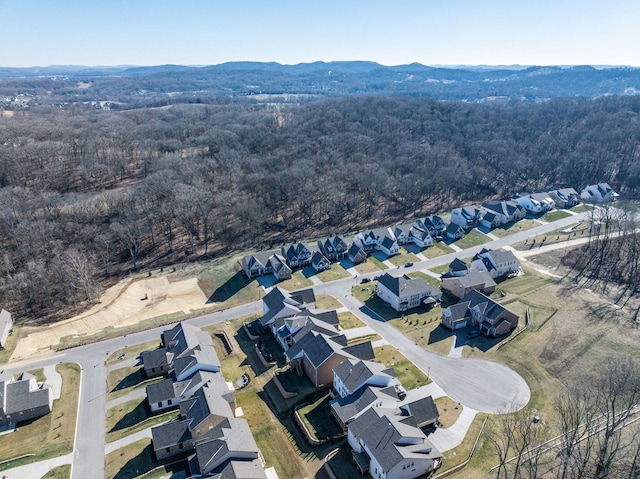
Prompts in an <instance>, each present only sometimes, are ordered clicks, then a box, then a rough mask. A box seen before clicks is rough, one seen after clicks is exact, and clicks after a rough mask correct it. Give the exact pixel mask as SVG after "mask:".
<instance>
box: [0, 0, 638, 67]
mask: <svg viewBox="0 0 640 479" xmlns="http://www.w3.org/2000/svg"><path fill="white" fill-rule="evenodd" d="M0 15H1V17H2V20H3V21H2V25H1V27H0V66H35V65H37V66H46V65H70V64H74V65H123V64H134V65H159V64H165V63H176V64H183V65H205V64H206V65H210V64H217V63H223V62H227V61H244V60H252V61H276V62H280V63H287V64H295V63H300V62H312V61H316V60H323V61H332V60H371V61H376V62H379V63H382V64H384V65H397V64H404V63H412V62H419V63H423V64H425V65H436V64H443V65H459V64H467V65H480V64H484V65H511V64H521V65H534V64H535V65H577V64H591V65H633V66H640V28H639V27H638V26H637V25H636V24H637V22H638V19H640V1H639V0H597V1H596V0H580V1H578V0H576V1H573V0H555V1H553V0H475V1H472V0H438V1H436V0H422V1H418V0H415V1H414V0H411V1H403V0H398V1H395V2H391V1H378V0H369V1H362V0H344V1H341V2H338V1H335V0H324V1H322V2H319V1H316V2H311V1H305V0H298V1H293V0H292V1H287V0H262V1H243V0H226V1H217V0H208V1H205V0H191V1H190V0H181V1H178V0H174V1H165V0H153V1H150V0H128V1H121V0H113V1H105V0H93V1H82V0H75V1H73V0H39V1H36V0H0Z"/></svg>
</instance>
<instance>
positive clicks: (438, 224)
mask: <svg viewBox="0 0 640 479" xmlns="http://www.w3.org/2000/svg"><path fill="white" fill-rule="evenodd" d="M431 222H432V223H433V227H434V228H435V232H436V234H435V235H431V236H434V237H436V236H442V234H443V233H444V231H445V230H446V229H447V223H445V221H444V220H443V219H442V218H440V217H439V216H438V215H432V216H431Z"/></svg>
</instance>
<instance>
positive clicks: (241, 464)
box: [189, 454, 267, 479]
mask: <svg viewBox="0 0 640 479" xmlns="http://www.w3.org/2000/svg"><path fill="white" fill-rule="evenodd" d="M189 469H190V471H191V474H200V472H198V471H199V470H200V465H199V464H198V457H197V456H196V455H195V454H194V455H193V456H191V457H190V458H189ZM207 477H209V478H210V479H266V478H267V476H266V474H265V472H264V469H263V467H262V463H261V462H260V459H258V458H255V459H251V460H248V459H231V460H227V461H225V462H223V463H222V464H221V465H220V466H218V467H216V468H215V469H214V471H213V472H212V473H210V475H209V476H207Z"/></svg>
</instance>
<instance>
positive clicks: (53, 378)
mask: <svg viewBox="0 0 640 479" xmlns="http://www.w3.org/2000/svg"><path fill="white" fill-rule="evenodd" d="M43 369H44V376H45V377H46V378H47V380H46V383H47V384H51V386H53V399H60V392H61V391H62V376H60V373H59V372H58V371H56V365H55V364H51V365H49V366H45V367H44V368H43Z"/></svg>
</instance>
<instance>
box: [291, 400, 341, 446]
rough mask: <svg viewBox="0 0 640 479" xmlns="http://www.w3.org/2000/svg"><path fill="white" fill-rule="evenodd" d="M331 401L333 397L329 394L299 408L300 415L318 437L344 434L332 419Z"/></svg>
mask: <svg viewBox="0 0 640 479" xmlns="http://www.w3.org/2000/svg"><path fill="white" fill-rule="evenodd" d="M329 401H331V397H330V396H329V395H328V394H327V395H326V396H322V397H320V398H319V399H318V400H316V401H315V402H313V403H311V404H307V405H306V406H303V407H301V408H300V409H298V415H299V416H300V418H301V419H302V421H303V422H304V424H305V425H306V426H307V429H308V430H309V432H310V433H311V434H312V436H314V437H315V438H316V439H324V438H327V437H334V436H339V435H342V431H341V430H340V428H339V427H338V425H337V424H336V423H335V421H332V420H331V406H329Z"/></svg>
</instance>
